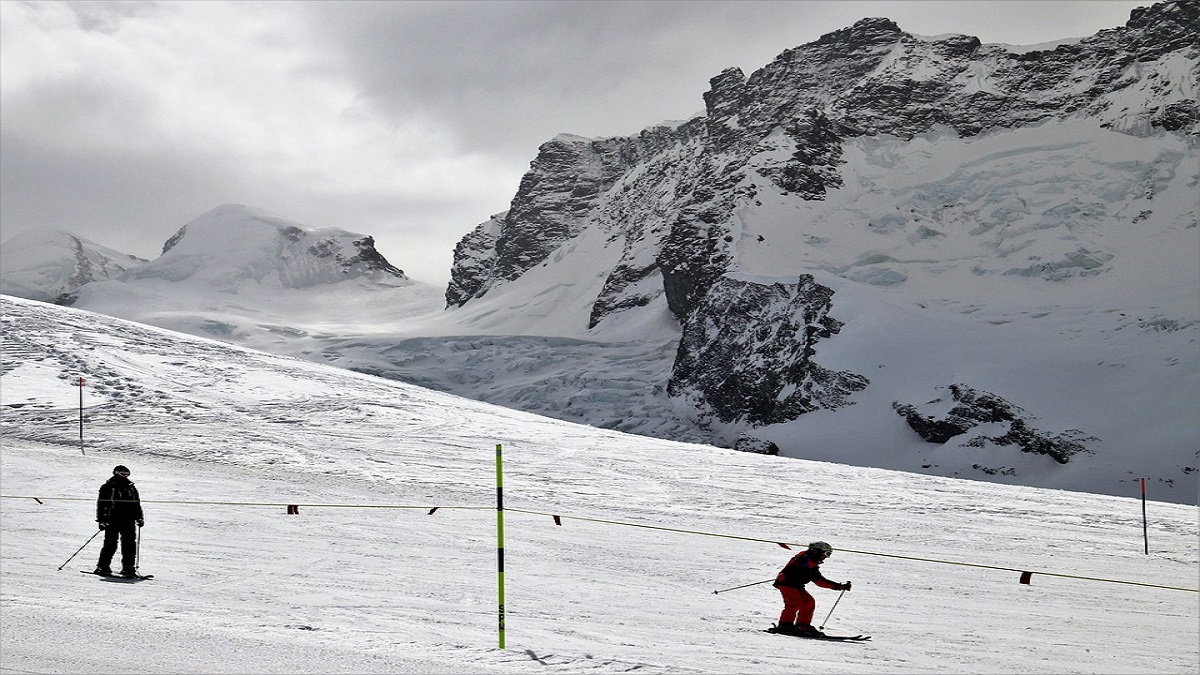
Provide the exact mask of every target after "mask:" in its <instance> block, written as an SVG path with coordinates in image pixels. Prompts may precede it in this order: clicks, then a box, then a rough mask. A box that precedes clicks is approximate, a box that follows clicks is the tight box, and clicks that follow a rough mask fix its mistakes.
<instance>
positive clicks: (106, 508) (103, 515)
mask: <svg viewBox="0 0 1200 675" xmlns="http://www.w3.org/2000/svg"><path fill="white" fill-rule="evenodd" d="M111 516H112V486H111V485H109V484H108V483H105V484H103V485H101V486H100V497H99V498H98V499H96V522H97V523H107V522H108V520H109V518H110V517H111Z"/></svg>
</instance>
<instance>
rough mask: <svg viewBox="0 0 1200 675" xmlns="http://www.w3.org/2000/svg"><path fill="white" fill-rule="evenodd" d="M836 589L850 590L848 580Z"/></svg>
mask: <svg viewBox="0 0 1200 675" xmlns="http://www.w3.org/2000/svg"><path fill="white" fill-rule="evenodd" d="M838 590H839V591H848V590H850V582H849V581H847V582H846V583H844V584H842V587H841V588H839V589H838Z"/></svg>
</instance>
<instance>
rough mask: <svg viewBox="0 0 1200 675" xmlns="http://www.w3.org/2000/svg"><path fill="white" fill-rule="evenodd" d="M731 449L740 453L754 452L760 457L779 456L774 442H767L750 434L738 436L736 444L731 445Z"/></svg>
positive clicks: (777, 447)
mask: <svg viewBox="0 0 1200 675" xmlns="http://www.w3.org/2000/svg"><path fill="white" fill-rule="evenodd" d="M733 449H734V450H740V451H742V452H754V453H758V454H760V455H778V454H779V446H778V445H776V443H775V442H774V441H768V440H766V439H764V438H759V437H757V436H752V435H750V434H742V435H741V436H738V439H737V442H735V443H734V444H733Z"/></svg>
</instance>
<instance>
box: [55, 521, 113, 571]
mask: <svg viewBox="0 0 1200 675" xmlns="http://www.w3.org/2000/svg"><path fill="white" fill-rule="evenodd" d="M103 531H104V530H96V534H93V535H92V536H91V537H89V538H88V540H87V541H85V542H83V546H80V547H79V551H82V550H83V549H84V547H85V546H87V545H88V544H90V543H92V539H95V538H96V535H97V534H100V533H101V532H103ZM79 551H75V552H74V553H72V554H71V557H70V558H67V562H64V563H63V564H61V565H59V566H58V571H60V572H61V571H62V568H64V567H66V566H67V563H69V562H71V561H72V560H74V559H75V556H77V555H79Z"/></svg>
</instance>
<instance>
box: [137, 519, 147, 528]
mask: <svg viewBox="0 0 1200 675" xmlns="http://www.w3.org/2000/svg"><path fill="white" fill-rule="evenodd" d="M145 524H146V521H144V520H142V519H141V518H138V519H137V526H138V527H141V526H143V525H145Z"/></svg>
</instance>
